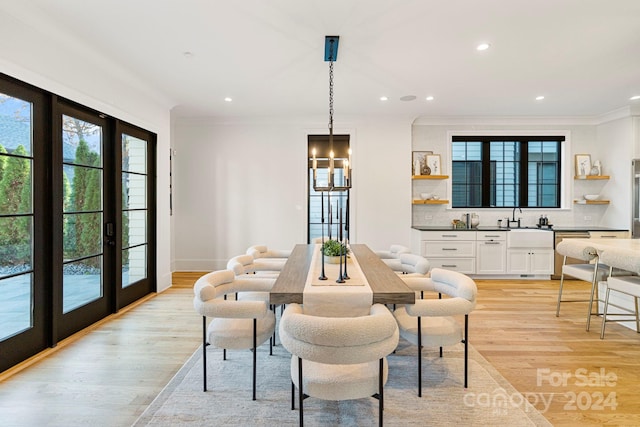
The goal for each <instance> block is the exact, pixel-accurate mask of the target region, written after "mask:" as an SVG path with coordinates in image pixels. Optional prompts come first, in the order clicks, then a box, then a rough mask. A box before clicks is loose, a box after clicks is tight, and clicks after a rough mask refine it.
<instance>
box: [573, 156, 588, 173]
mask: <svg viewBox="0 0 640 427" xmlns="http://www.w3.org/2000/svg"><path fill="white" fill-rule="evenodd" d="M575 159H576V176H587V175H589V174H591V154H576V156H575Z"/></svg>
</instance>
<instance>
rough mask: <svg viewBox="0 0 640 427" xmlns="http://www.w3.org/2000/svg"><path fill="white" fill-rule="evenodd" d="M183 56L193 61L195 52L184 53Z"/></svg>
mask: <svg viewBox="0 0 640 427" xmlns="http://www.w3.org/2000/svg"><path fill="white" fill-rule="evenodd" d="M182 56H184V57H185V58H187V59H191V58H193V52H189V51H188V50H187V51H185V52H182Z"/></svg>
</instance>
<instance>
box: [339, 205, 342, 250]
mask: <svg viewBox="0 0 640 427" xmlns="http://www.w3.org/2000/svg"><path fill="white" fill-rule="evenodd" d="M339 212H340V242H342V200H340V208H339Z"/></svg>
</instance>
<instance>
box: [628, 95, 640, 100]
mask: <svg viewBox="0 0 640 427" xmlns="http://www.w3.org/2000/svg"><path fill="white" fill-rule="evenodd" d="M637 99H640V95H634V96H632V97H631V98H629V100H631V101H635V100H637Z"/></svg>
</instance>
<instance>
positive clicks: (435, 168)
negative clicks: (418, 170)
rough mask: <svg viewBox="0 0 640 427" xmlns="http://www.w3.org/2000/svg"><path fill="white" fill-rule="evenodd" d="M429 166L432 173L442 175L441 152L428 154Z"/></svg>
mask: <svg viewBox="0 0 640 427" xmlns="http://www.w3.org/2000/svg"><path fill="white" fill-rule="evenodd" d="M425 157H426V159H425V160H426V162H427V167H428V168H429V170H430V171H431V175H442V164H441V162H440V154H433V153H432V154H427V155H426V156H425Z"/></svg>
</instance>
